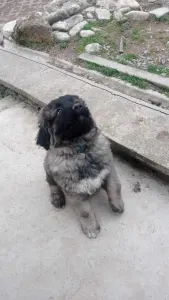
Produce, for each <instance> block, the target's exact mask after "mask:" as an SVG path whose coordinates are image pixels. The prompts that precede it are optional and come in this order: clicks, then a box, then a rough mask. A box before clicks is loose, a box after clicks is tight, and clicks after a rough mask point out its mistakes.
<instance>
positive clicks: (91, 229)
mask: <svg viewBox="0 0 169 300" xmlns="http://www.w3.org/2000/svg"><path fill="white" fill-rule="evenodd" d="M81 227H82V230H83V232H84V233H85V234H86V235H87V237H88V238H89V239H95V238H96V237H97V235H98V233H99V232H100V225H99V224H98V223H97V221H92V222H86V221H85V222H84V220H81Z"/></svg>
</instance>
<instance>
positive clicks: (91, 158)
mask: <svg viewBox="0 0 169 300" xmlns="http://www.w3.org/2000/svg"><path fill="white" fill-rule="evenodd" d="M37 144H38V145H40V146H42V147H43V148H45V149H46V150H47V154H46V158H45V162H44V167H45V171H46V179H47V182H48V184H49V188H50V192H51V201H52V204H53V205H55V206H56V207H57V208H61V207H64V206H65V204H66V201H67V200H72V199H74V200H75V202H76V207H77V208H78V214H79V219H80V224H81V227H82V230H83V232H84V233H85V234H86V235H87V236H88V237H89V238H96V236H97V234H98V233H99V231H100V226H99V224H98V222H97V220H96V217H95V214H94V212H93V211H92V209H91V204H90V201H91V199H92V197H93V196H94V195H95V193H96V192H98V191H99V190H100V189H101V188H103V189H105V191H106V192H107V195H108V200H109V203H110V206H111V208H112V210H113V211H114V212H115V213H122V212H123V210H124V204H123V200H122V197H121V185H120V182H119V179H118V176H117V173H116V170H115V167H114V163H113V156H112V152H111V149H110V145H109V141H108V140H107V138H106V137H105V136H103V135H102V133H101V132H100V130H99V129H98V128H97V126H96V124H95V122H94V120H93V118H92V116H91V113H90V111H89V109H88V107H87V106H86V104H85V102H84V101H83V100H82V99H80V98H79V97H78V96H73V95H66V96H63V97H60V98H58V99H56V100H53V101H51V102H50V103H49V104H48V105H47V106H45V107H44V108H43V109H42V111H41V113H40V117H39V132H38V135H37Z"/></svg>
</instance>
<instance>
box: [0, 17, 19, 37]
mask: <svg viewBox="0 0 169 300" xmlns="http://www.w3.org/2000/svg"><path fill="white" fill-rule="evenodd" d="M15 25H16V20H14V21H10V22H8V23H6V24H5V25H4V26H3V28H2V32H3V35H4V37H5V38H6V39H9V38H10V37H11V35H12V33H13V31H14V27H15Z"/></svg>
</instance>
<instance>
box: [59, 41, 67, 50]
mask: <svg viewBox="0 0 169 300" xmlns="http://www.w3.org/2000/svg"><path fill="white" fill-rule="evenodd" d="M67 46H68V42H66V41H63V42H60V43H59V47H60V49H66V48H67Z"/></svg>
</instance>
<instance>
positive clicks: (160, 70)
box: [147, 65, 169, 77]
mask: <svg viewBox="0 0 169 300" xmlns="http://www.w3.org/2000/svg"><path fill="white" fill-rule="evenodd" d="M147 70H148V72H150V73H154V74H159V75H161V74H166V76H167V77H169V68H167V67H164V66H161V65H159V66H158V65H148V68H147Z"/></svg>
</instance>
